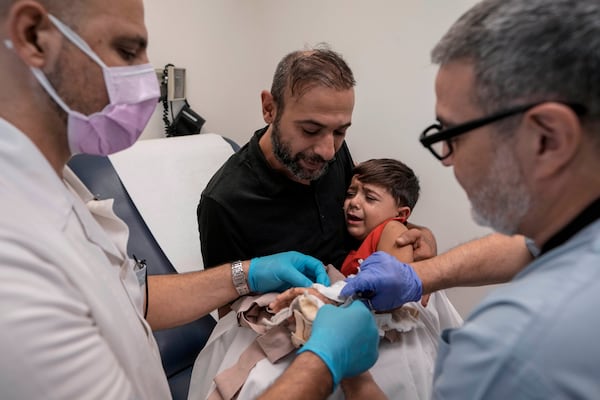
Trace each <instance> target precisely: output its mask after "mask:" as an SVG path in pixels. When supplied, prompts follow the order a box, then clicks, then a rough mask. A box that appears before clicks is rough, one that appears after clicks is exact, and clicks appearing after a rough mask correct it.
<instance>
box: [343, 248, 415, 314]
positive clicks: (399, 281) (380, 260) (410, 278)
mask: <svg viewBox="0 0 600 400" xmlns="http://www.w3.org/2000/svg"><path fill="white" fill-rule="evenodd" d="M340 294H341V295H342V296H345V297H349V296H351V295H353V294H357V295H358V297H362V298H365V299H367V300H364V301H365V302H366V304H368V305H369V307H372V308H373V309H374V310H376V311H389V310H393V309H394V308H397V307H400V306H401V305H402V304H404V303H408V302H411V301H419V300H420V299H421V295H422V294H423V284H422V283H421V279H419V277H418V276H417V273H416V272H415V270H414V269H412V267H411V266H410V265H408V264H404V263H403V262H400V261H398V259H397V258H396V257H394V256H391V255H389V254H388V253H385V252H383V251H377V252H375V253H373V254H371V255H370V256H369V257H367V258H366V259H365V261H364V262H363V263H362V264H361V265H360V272H359V273H358V274H357V275H355V276H354V277H350V278H348V279H346V286H344V288H343V289H342V292H341V293H340Z"/></svg>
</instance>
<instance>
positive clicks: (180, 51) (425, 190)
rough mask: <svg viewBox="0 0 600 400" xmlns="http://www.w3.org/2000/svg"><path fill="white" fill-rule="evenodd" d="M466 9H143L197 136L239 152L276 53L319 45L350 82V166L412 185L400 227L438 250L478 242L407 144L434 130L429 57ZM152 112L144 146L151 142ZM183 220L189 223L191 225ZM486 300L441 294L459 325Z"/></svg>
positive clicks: (156, 52)
mask: <svg viewBox="0 0 600 400" xmlns="http://www.w3.org/2000/svg"><path fill="white" fill-rule="evenodd" d="M474 3H475V0H373V1H364V0H343V1H342V0H303V1H297V0H174V1H161V0H147V1H146V2H145V4H146V22H147V25H148V30H149V34H150V49H149V53H150V59H151V61H152V63H153V64H154V65H155V67H157V68H162V67H163V66H164V65H165V64H166V63H168V62H170V63H173V64H175V65H176V66H180V67H185V68H186V69H187V77H188V79H187V91H188V99H189V102H190V104H191V106H192V108H193V109H194V110H195V111H197V112H198V113H199V114H201V115H202V116H203V117H204V118H205V119H206V120H207V122H206V124H205V126H204V128H203V132H216V133H220V134H223V135H226V136H229V137H231V138H233V139H234V140H236V141H237V142H238V143H240V144H243V143H245V142H246V141H247V140H248V138H249V137H250V135H251V133H252V132H253V131H254V130H255V129H257V128H259V127H261V126H262V125H263V121H262V117H261V113H260V97H259V95H260V91H261V90H262V89H268V88H269V87H270V83H271V77H272V74H273V71H274V69H275V65H276V64H277V62H278V61H279V59H280V58H281V57H282V56H283V55H284V54H286V53H287V52H289V51H291V50H295V49H299V48H303V47H304V46H305V45H314V44H316V43H319V42H328V43H329V44H330V45H331V46H332V48H333V49H334V50H336V51H338V52H340V53H342V54H343V55H344V57H345V58H346V60H347V61H348V63H349V64H350V66H351V68H352V69H353V71H354V73H355V76H356V79H357V87H356V93H357V101H356V107H355V112H354V118H353V126H352V128H351V129H350V130H349V133H348V137H347V142H348V144H349V146H350V149H351V151H352V153H353V155H354V158H355V160H356V161H362V160H365V159H368V158H373V157H394V158H399V159H402V160H403V161H405V162H406V163H408V164H409V165H410V166H411V167H413V169H414V170H415V171H416V173H417V175H419V177H420V180H421V184H422V195H421V200H419V203H418V204H417V207H416V210H415V213H414V217H413V218H412V221H413V222H415V223H419V224H422V225H425V226H428V227H429V228H431V229H432V230H433V232H434V233H435V235H436V237H437V239H438V245H439V249H440V251H443V250H446V249H448V248H450V247H453V246H455V245H457V244H460V243H462V242H465V241H468V240H470V239H472V238H474V237H478V236H481V235H483V234H486V233H488V230H486V229H482V228H480V227H478V226H476V225H475V224H474V223H473V222H472V221H471V217H470V213H469V204H468V201H467V199H466V196H465V195H464V193H463V191H462V189H461V188H460V187H459V185H458V184H457V183H456V181H455V179H454V177H453V174H452V170H451V169H447V168H444V167H442V166H441V165H440V164H439V162H437V161H436V160H435V159H434V158H433V157H432V156H431V155H430V154H429V152H428V151H427V150H425V149H424V148H422V147H421V145H420V144H419V143H418V140H417V137H418V134H419V133H420V132H421V131H422V130H423V128H424V127H426V126H427V125H429V124H431V123H432V122H433V120H434V111H433V110H434V102H435V97H434V92H433V80H434V76H435V71H436V68H435V67H433V66H431V65H430V62H429V51H430V50H431V48H432V46H433V45H434V44H435V42H436V40H437V39H439V38H440V36H441V35H442V34H443V33H444V32H445V30H446V29H447V28H448V27H449V26H450V24H451V23H452V22H453V21H454V20H455V19H456V18H458V17H459V16H460V15H461V14H462V13H463V12H464V11H465V10H466V9H467V8H468V7H469V6H471V5H472V4H474ZM161 135H162V121H161V119H160V108H159V110H158V111H157V113H156V114H155V116H154V117H153V120H152V121H151V123H150V125H149V127H148V128H147V130H146V131H145V132H144V136H143V137H144V138H152V137H160V136H161ZM193 217H194V216H190V218H193ZM487 290H488V289H487V288H485V289H465V288H459V289H454V290H452V291H451V293H450V296H451V298H452V299H453V301H454V302H455V305H456V306H457V308H458V309H459V311H461V313H462V314H463V315H465V314H466V313H467V312H468V311H469V310H470V309H471V308H472V306H473V305H474V304H475V303H476V302H477V301H478V299H479V298H480V297H481V296H482V295H483V294H484V293H485V292H486V291H487Z"/></svg>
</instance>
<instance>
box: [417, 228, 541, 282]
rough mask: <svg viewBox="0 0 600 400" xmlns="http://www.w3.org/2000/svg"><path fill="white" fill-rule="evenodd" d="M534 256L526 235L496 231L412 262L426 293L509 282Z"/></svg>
mask: <svg viewBox="0 0 600 400" xmlns="http://www.w3.org/2000/svg"><path fill="white" fill-rule="evenodd" d="M531 260H532V256H531V253H530V252H529V250H528V249H527V246H526V245H525V238H524V237H523V236H505V235H500V234H492V235H489V236H485V237H483V238H481V239H476V240H472V241H470V242H467V243H465V244H463V245H460V246H457V247H455V248H453V249H451V250H449V251H447V252H445V253H443V254H440V255H439V256H437V257H434V258H431V259H428V260H423V261H419V262H415V263H412V264H411V265H412V267H413V268H414V269H415V271H416V272H417V274H418V275H419V278H421V281H422V282H423V293H431V292H434V291H436V290H441V289H448V288H451V287H456V286H481V285H489V284H494V283H502V282H507V281H509V280H510V279H512V278H513V277H514V276H515V275H516V274H517V273H518V272H519V271H521V270H522V269H523V268H524V267H525V266H526V265H527V264H528V263H530V262H531Z"/></svg>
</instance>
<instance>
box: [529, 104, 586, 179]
mask: <svg viewBox="0 0 600 400" xmlns="http://www.w3.org/2000/svg"><path fill="white" fill-rule="evenodd" d="M525 118H526V124H527V126H526V128H527V129H528V130H529V131H530V132H532V133H533V134H532V135H531V136H530V137H529V139H530V140H531V141H530V143H529V145H530V146H531V147H530V149H531V150H533V153H534V155H533V157H534V160H532V161H533V163H534V164H533V166H534V167H535V175H536V176H537V177H538V178H546V177H549V176H552V175H553V174H555V173H557V172H559V171H560V170H562V169H563V168H564V167H565V166H566V165H567V164H569V163H570V162H571V161H572V160H573V158H574V157H575V156H576V155H577V152H578V149H579V146H580V145H581V142H582V135H583V134H584V132H583V128H582V126H581V122H580V120H579V117H578V116H577V114H576V113H575V112H574V111H573V110H572V109H571V108H570V107H569V106H567V105H565V104H562V103H554V102H548V103H543V104H540V105H539V106H537V107H534V108H533V109H531V110H530V111H529V112H528V113H527V114H526V117H525Z"/></svg>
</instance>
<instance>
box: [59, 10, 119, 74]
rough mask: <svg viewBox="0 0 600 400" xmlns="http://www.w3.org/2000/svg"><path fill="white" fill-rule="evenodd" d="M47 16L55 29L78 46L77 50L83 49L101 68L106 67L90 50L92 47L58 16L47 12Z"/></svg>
mask: <svg viewBox="0 0 600 400" xmlns="http://www.w3.org/2000/svg"><path fill="white" fill-rule="evenodd" d="M48 18H49V19H50V21H51V22H52V24H54V26H55V27H56V29H58V30H59V31H60V33H62V34H63V35H64V36H65V37H66V38H67V39H69V40H70V41H71V42H72V43H73V44H74V45H75V46H77V47H79V50H81V51H83V52H84V53H85V54H87V56H88V57H89V58H91V59H92V60H94V61H95V62H96V63H97V64H98V65H99V66H101V67H102V68H103V69H105V68H108V67H107V66H106V64H104V61H102V60H101V59H100V57H98V55H97V54H96V53H95V52H94V50H92V48H91V47H90V46H89V45H88V44H87V43H86V42H85V40H83V39H82V38H81V36H79V35H78V34H77V33H75V31H73V30H72V29H71V28H69V27H68V26H67V25H65V24H63V23H62V22H61V21H60V20H59V19H58V18H56V17H55V16H54V15H52V14H48Z"/></svg>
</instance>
